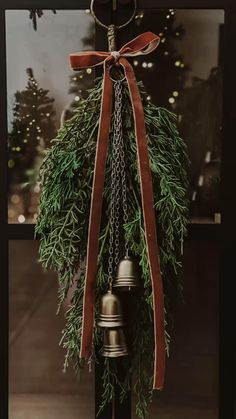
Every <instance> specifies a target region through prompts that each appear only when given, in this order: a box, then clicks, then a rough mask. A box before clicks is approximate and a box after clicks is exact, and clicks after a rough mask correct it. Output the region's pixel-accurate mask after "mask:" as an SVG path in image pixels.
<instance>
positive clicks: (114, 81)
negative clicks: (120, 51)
mask: <svg viewBox="0 0 236 419" xmlns="http://www.w3.org/2000/svg"><path fill="white" fill-rule="evenodd" d="M113 67H115V66H113V65H111V66H110V67H109V77H110V79H111V80H112V81H113V83H117V82H122V81H124V80H125V79H126V77H125V75H124V77H123V78H122V79H117V80H116V79H113V77H112V76H111V74H110V71H111V69H112V68H113Z"/></svg>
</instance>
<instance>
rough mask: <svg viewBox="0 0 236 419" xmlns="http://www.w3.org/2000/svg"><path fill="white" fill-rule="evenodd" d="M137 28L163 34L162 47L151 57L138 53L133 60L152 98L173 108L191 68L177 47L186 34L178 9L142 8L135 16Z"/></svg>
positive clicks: (159, 103) (135, 30) (160, 45)
mask: <svg viewBox="0 0 236 419" xmlns="http://www.w3.org/2000/svg"><path fill="white" fill-rule="evenodd" d="M134 28H135V29H134V33H133V35H135V36H137V35H138V34H139V33H142V32H145V31H152V32H154V33H156V34H157V35H159V36H160V38H161V40H160V44H159V46H158V48H157V49H156V50H155V51H154V52H153V53H152V54H151V55H150V56H148V59H147V58H145V56H144V57H137V58H135V59H134V60H133V62H132V64H133V66H134V68H135V74H136V77H137V79H138V80H142V81H143V82H144V85H145V88H146V91H147V92H148V94H149V99H150V100H152V102H153V103H155V104H156V105H158V106H163V107H166V108H169V109H170V110H173V109H175V105H176V100H177V98H178V97H179V95H180V94H181V92H182V91H183V89H184V84H185V80H186V74H187V71H188V70H189V67H188V66H187V65H186V64H185V63H184V62H183V56H182V55H181V54H179V53H178V51H177V48H176V42H177V41H179V40H181V39H182V38H183V37H184V35H185V30H184V28H183V25H182V24H178V25H177V24H176V22H175V11H174V9H167V10H159V11H158V12H155V13H153V11H145V12H143V11H140V12H139V13H138V14H137V15H136V16H135V25H134ZM133 35H132V36H133Z"/></svg>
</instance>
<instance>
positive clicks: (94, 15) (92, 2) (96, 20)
mask: <svg viewBox="0 0 236 419" xmlns="http://www.w3.org/2000/svg"><path fill="white" fill-rule="evenodd" d="M94 3H95V0H91V5H90V11H91V15H92V16H93V18H94V20H95V22H96V23H97V24H98V25H100V26H102V28H105V29H108V28H109V25H105V23H102V22H101V20H100V19H98V17H97V16H96V14H95V12H94ZM136 11H137V0H134V11H133V13H132V16H131V17H130V18H129V20H127V22H125V23H123V24H122V25H119V26H116V29H122V28H124V27H125V26H127V25H129V23H130V22H131V21H132V20H133V18H134V16H135V13H136Z"/></svg>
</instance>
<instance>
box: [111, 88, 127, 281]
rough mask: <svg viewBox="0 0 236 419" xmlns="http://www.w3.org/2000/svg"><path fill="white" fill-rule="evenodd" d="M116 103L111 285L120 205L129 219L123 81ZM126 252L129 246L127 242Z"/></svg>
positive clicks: (117, 259) (118, 235)
mask: <svg viewBox="0 0 236 419" xmlns="http://www.w3.org/2000/svg"><path fill="white" fill-rule="evenodd" d="M114 93H115V95H114V96H115V104H114V123H113V129H114V132H113V142H112V164H111V207H110V238H109V259H108V275H109V282H110V285H111V283H112V279H113V272H114V268H115V267H116V266H117V265H118V263H119V256H120V255H119V253H120V252H119V250H120V249H119V248H120V207H121V199H122V206H123V221H124V223H127V221H128V209H127V194H126V176H125V150H124V141H123V134H122V81H121V80H118V81H116V82H114ZM125 249H126V254H127V253H128V246H127V243H125Z"/></svg>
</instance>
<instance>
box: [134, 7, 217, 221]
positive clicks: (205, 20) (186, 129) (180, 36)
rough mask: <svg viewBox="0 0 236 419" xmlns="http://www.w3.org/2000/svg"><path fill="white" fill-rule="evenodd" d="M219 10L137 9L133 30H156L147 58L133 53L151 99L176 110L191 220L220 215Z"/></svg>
mask: <svg viewBox="0 0 236 419" xmlns="http://www.w3.org/2000/svg"><path fill="white" fill-rule="evenodd" d="M223 23H224V11H223V10H174V9H166V10H158V11H155V12H154V11H140V12H139V13H138V14H137V16H136V19H135V31H136V34H138V33H140V32H144V31H146V30H148V31H150V30H151V31H153V32H154V33H157V34H159V36H160V39H161V40H160V44H159V46H158V48H157V49H156V51H155V52H154V53H153V54H152V55H149V56H147V57H148V58H145V57H144V58H143V57H141V58H137V59H136V58H135V59H134V60H133V65H134V67H135V71H136V74H137V77H138V79H140V80H142V81H143V82H144V85H145V88H146V90H147V92H148V94H149V97H150V100H152V101H153V102H154V103H155V104H157V105H158V106H164V107H166V108H168V109H169V110H171V111H173V112H175V113H176V114H177V116H178V121H179V129H180V131H181V133H182V135H183V138H184V139H185V141H186V143H187V145H188V150H189V156H190V160H191V168H190V190H189V197H190V201H191V216H192V221H193V222H219V220H220V162H221V151H220V144H221V124H222V68H221V67H222V47H223V27H224V25H223Z"/></svg>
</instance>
